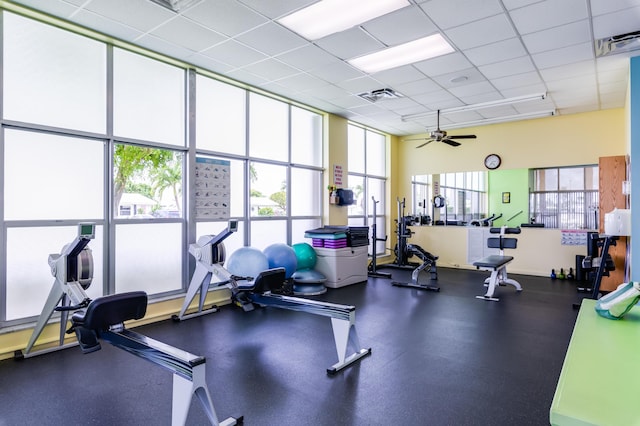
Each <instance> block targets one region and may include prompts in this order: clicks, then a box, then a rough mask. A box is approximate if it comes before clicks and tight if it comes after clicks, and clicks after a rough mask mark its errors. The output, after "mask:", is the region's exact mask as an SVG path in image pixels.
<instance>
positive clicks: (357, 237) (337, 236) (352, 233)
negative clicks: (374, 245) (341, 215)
mask: <svg viewBox="0 0 640 426" xmlns="http://www.w3.org/2000/svg"><path fill="white" fill-rule="evenodd" d="M304 236H305V238H311V242H312V244H311V245H312V246H313V247H322V248H331V249H340V248H345V247H362V246H368V245H369V227H368V226H325V227H323V228H316V229H311V230H308V231H306V232H305V234H304Z"/></svg>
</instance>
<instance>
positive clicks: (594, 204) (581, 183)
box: [529, 165, 599, 229]
mask: <svg viewBox="0 0 640 426" xmlns="http://www.w3.org/2000/svg"><path fill="white" fill-rule="evenodd" d="M598 173H599V169H598V166H597V165H589V166H580V167H563V168H547V169H533V170H531V173H530V181H531V185H530V186H531V188H532V191H531V194H530V197H529V198H530V199H529V210H530V211H529V214H530V217H531V218H533V220H534V221H535V222H536V223H542V224H544V226H545V227H547V228H560V229H597V228H598V217H597V216H598V204H599V196H598Z"/></svg>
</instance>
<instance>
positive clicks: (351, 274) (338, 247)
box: [304, 226, 369, 288]
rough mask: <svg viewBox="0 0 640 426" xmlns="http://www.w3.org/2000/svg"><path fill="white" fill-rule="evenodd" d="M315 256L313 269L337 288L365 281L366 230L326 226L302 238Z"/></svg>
mask: <svg viewBox="0 0 640 426" xmlns="http://www.w3.org/2000/svg"><path fill="white" fill-rule="evenodd" d="M304 236H305V238H311V240H312V246H313V249H314V251H315V252H316V255H317V262H316V267H315V269H316V270H317V271H318V272H320V273H322V274H323V275H324V276H325V277H327V281H326V282H325V283H324V285H325V286H326V287H331V288H338V287H343V286H345V285H349V284H355V283H358V282H363V281H366V280H367V250H368V246H369V227H368V226H325V227H322V228H317V229H311V230H309V231H306V232H305V234H304Z"/></svg>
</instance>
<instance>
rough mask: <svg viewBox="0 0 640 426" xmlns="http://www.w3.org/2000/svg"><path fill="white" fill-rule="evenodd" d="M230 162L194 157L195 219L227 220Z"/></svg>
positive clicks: (228, 211)
mask: <svg viewBox="0 0 640 426" xmlns="http://www.w3.org/2000/svg"><path fill="white" fill-rule="evenodd" d="M230 171H231V162H230V161H226V160H217V159H213V158H202V157H196V170H195V173H196V180H195V189H196V192H195V200H196V219H228V218H229V216H230V211H231V209H230V207H229V206H230V201H231V191H230V188H231V179H230V176H231V173H230Z"/></svg>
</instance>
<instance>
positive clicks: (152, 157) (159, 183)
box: [113, 144, 182, 219]
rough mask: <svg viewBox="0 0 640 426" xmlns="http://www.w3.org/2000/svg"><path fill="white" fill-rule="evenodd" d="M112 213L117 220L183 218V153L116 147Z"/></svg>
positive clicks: (117, 145)
mask: <svg viewBox="0 0 640 426" xmlns="http://www.w3.org/2000/svg"><path fill="white" fill-rule="evenodd" d="M113 158H114V164H113V207H114V209H113V211H114V212H115V214H114V216H115V217H116V218H120V219H123V218H124V219H152V218H179V217H182V153H181V152H176V151H170V150H166V149H158V148H153V147H149V146H137V145H127V144H116V145H115V149H114V155H113Z"/></svg>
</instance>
